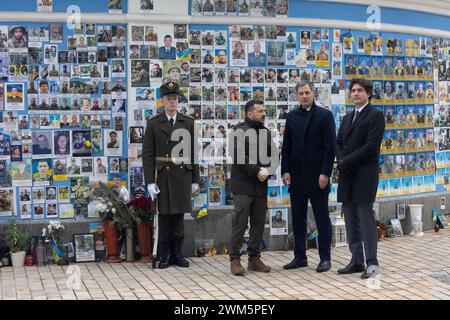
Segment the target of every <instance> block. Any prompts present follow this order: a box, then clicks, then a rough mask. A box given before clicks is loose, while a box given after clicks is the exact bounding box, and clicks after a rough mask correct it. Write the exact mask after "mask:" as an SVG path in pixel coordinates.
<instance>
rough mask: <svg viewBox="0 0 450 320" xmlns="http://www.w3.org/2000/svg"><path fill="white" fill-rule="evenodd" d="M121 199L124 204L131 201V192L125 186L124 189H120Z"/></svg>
mask: <svg viewBox="0 0 450 320" xmlns="http://www.w3.org/2000/svg"><path fill="white" fill-rule="evenodd" d="M119 199H121V200H122V201H123V202H128V201H130V192H129V191H128V189H127V188H125V187H124V186H122V188H120V190H119Z"/></svg>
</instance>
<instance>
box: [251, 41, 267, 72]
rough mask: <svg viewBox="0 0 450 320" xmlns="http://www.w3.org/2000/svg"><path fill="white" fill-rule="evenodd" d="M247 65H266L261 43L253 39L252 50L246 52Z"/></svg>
mask: <svg viewBox="0 0 450 320" xmlns="http://www.w3.org/2000/svg"><path fill="white" fill-rule="evenodd" d="M248 66H249V67H265V66H266V54H265V53H264V52H261V43H260V42H259V41H255V42H254V43H253V52H250V53H249V54H248Z"/></svg>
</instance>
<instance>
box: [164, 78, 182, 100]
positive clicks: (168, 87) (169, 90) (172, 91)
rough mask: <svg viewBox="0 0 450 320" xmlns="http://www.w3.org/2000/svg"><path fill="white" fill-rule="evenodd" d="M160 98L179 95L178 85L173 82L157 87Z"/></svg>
mask: <svg viewBox="0 0 450 320" xmlns="http://www.w3.org/2000/svg"><path fill="white" fill-rule="evenodd" d="M159 92H160V94H161V98H162V97H164V96H169V95H171V96H173V95H176V96H178V95H180V85H179V84H178V83H176V82H174V81H168V82H166V83H164V84H163V85H162V86H161V87H159Z"/></svg>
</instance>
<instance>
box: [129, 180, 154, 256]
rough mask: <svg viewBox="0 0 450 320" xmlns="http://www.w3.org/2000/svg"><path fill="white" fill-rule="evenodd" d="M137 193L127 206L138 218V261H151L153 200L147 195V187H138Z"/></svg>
mask: <svg viewBox="0 0 450 320" xmlns="http://www.w3.org/2000/svg"><path fill="white" fill-rule="evenodd" d="M135 194H136V197H135V198H134V199H131V200H130V201H129V202H128V203H127V206H128V207H129V208H130V209H131V211H132V212H133V213H134V217H135V219H136V229H137V236H138V242H139V251H140V254H141V258H140V259H139V260H138V262H142V263H150V261H151V259H150V248H151V247H152V234H151V222H152V221H153V214H152V212H151V206H152V202H151V200H150V199H149V198H147V197H145V189H144V188H142V187H138V188H136V190H135Z"/></svg>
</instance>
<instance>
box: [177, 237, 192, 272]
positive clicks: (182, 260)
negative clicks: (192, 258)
mask: <svg viewBox="0 0 450 320" xmlns="http://www.w3.org/2000/svg"><path fill="white" fill-rule="evenodd" d="M182 249H183V238H175V240H174V252H173V253H174V264H175V265H176V266H179V267H183V268H187V267H189V261H187V260H186V259H185V258H184V257H183V253H182Z"/></svg>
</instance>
